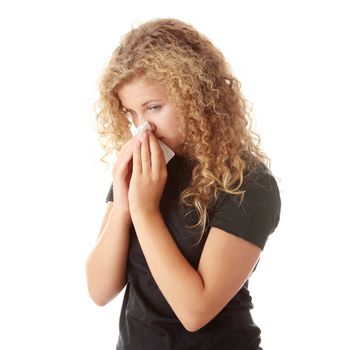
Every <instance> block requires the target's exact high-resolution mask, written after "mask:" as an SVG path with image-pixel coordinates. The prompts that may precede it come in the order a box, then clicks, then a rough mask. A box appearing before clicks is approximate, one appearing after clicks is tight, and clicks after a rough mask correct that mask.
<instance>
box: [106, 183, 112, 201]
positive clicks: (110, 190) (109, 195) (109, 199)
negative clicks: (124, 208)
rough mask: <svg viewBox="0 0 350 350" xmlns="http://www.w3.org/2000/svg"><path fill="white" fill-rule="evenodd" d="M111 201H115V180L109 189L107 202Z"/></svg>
mask: <svg viewBox="0 0 350 350" xmlns="http://www.w3.org/2000/svg"><path fill="white" fill-rule="evenodd" d="M109 201H112V202H113V182H112V184H111V186H110V188H109V191H108V194H107V197H106V203H108V202H109Z"/></svg>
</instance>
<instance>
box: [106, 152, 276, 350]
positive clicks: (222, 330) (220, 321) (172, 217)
mask: <svg viewBox="0 0 350 350" xmlns="http://www.w3.org/2000/svg"><path fill="white" fill-rule="evenodd" d="M167 170H168V178H167V182H166V184H165V187H164V191H163V195H162V198H161V201H160V211H161V214H162V216H163V219H164V222H165V224H166V226H167V228H168V229H169V232H170V233H171V235H172V237H173V239H174V240H175V242H176V244H177V246H178V248H179V249H180V251H181V252H182V254H183V255H184V256H185V257H186V259H187V260H188V261H189V263H190V264H191V265H192V266H193V267H194V268H195V269H197V268H198V264H199V259H200V256H201V253H202V250H203V247H204V243H205V241H206V238H207V236H208V233H209V230H210V227H217V228H220V229H222V230H225V231H227V232H229V233H231V234H235V235H237V236H239V237H241V238H243V239H245V240H247V241H249V242H252V243H254V244H256V245H257V246H259V247H260V248H261V249H264V246H265V244H266V241H267V239H268V236H269V235H270V234H271V233H272V232H273V231H274V230H275V229H276V227H277V225H278V222H279V218H280V208H281V200H280V194H279V189H278V185H277V183H276V180H275V178H274V177H273V175H272V173H271V172H270V170H269V169H268V168H267V167H265V166H264V165H262V166H261V167H259V168H258V169H257V170H256V171H255V172H254V173H253V174H252V175H250V176H249V177H247V180H246V181H245V182H244V184H245V187H244V188H243V189H245V190H246V193H245V196H244V199H243V201H242V204H241V205H240V206H239V199H240V197H239V196H238V197H237V196H232V195H231V194H227V193H223V192H221V193H220V195H219V197H218V200H217V202H216V204H215V205H214V207H213V208H212V209H211V211H210V214H209V227H208V229H207V230H206V232H205V234H204V236H203V238H202V240H201V242H200V244H198V245H195V243H196V242H197V241H198V238H199V237H200V231H199V229H189V228H187V227H186V224H187V225H188V226H191V225H193V224H195V223H197V220H198V216H197V214H196V212H195V211H192V212H191V214H189V215H187V216H186V217H185V213H187V212H188V210H184V209H183V207H182V206H181V205H180V203H179V195H180V193H181V191H182V190H183V189H184V188H186V185H187V184H188V183H189V181H190V180H191V166H190V165H189V163H188V161H187V160H186V159H185V158H182V157H180V156H178V155H175V156H174V157H173V158H172V159H171V160H170V161H169V163H168V164H167ZM108 201H113V184H112V185H111V186H110V189H109V192H108V195H107V198H106V202H108ZM256 266H257V265H256ZM256 266H255V268H254V270H253V271H255V269H256ZM232 268H234V267H232ZM127 281H128V282H127V285H126V290H125V294H124V300H123V304H122V309H121V313H120V319H119V339H118V344H117V350H182V349H183V350H189V349H193V350H229V349H251V350H255V349H261V348H260V347H259V344H260V342H261V337H260V334H261V330H260V328H259V327H258V326H257V325H256V324H255V323H254V321H253V319H252V316H251V313H250V311H249V310H250V309H252V308H253V307H254V306H253V303H252V298H251V296H250V293H249V290H248V282H249V279H248V280H247V281H246V282H245V283H244V285H243V286H242V288H241V289H240V290H239V291H238V292H237V294H236V295H235V296H234V297H233V298H232V299H231V300H230V301H229V303H228V304H227V305H226V306H225V307H224V308H223V310H222V311H221V312H220V313H219V314H218V315H217V316H216V317H215V318H213V319H212V320H211V321H210V322H209V323H208V324H206V325H205V326H204V327H202V328H201V329H199V330H198V331H196V332H189V331H187V330H186V329H185V328H184V326H183V325H182V323H181V322H180V321H179V320H178V318H177V316H176V315H175V313H174V312H173V310H172V309H171V307H170V305H169V304H168V302H167V301H166V299H165V298H164V296H163V295H162V293H161V291H160V290H159V288H158V286H157V284H156V282H155V280H154V279H153V277H152V274H151V272H150V270H149V268H148V265H147V262H146V260H145V257H144V255H143V253H142V249H141V246H140V244H139V242H138V239H137V235H136V233H135V229H134V227H133V225H132V224H131V228H130V244H129V254H128V262H127Z"/></svg>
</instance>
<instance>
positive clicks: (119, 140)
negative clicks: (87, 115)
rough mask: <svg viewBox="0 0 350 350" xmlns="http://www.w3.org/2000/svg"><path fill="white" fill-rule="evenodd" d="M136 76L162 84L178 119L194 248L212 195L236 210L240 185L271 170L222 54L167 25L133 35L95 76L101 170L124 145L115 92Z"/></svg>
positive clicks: (190, 32)
mask: <svg viewBox="0 0 350 350" xmlns="http://www.w3.org/2000/svg"><path fill="white" fill-rule="evenodd" d="M141 75H143V76H145V77H146V78H147V79H149V80H150V81H157V82H160V83H161V84H163V85H164V86H165V88H166V90H167V92H168V96H169V98H170V100H171V103H172V104H173V106H174V108H175V109H176V111H177V115H178V125H179V128H180V130H181V131H182V134H183V143H182V147H183V154H184V155H185V157H186V158H187V159H189V160H190V162H191V164H193V167H192V181H191V182H190V184H189V185H188V187H187V188H185V189H184V190H183V191H182V192H181V195H180V202H181V204H182V205H184V206H187V207H190V208H191V209H192V210H195V211H196V212H197V214H198V222H197V223H196V224H195V225H193V226H191V227H190V228H195V227H199V228H200V231H201V235H200V238H199V240H198V242H197V243H196V244H198V243H199V242H200V240H201V238H202V237H203V234H204V232H205V231H206V229H207V224H208V212H209V210H210V208H212V206H213V205H214V204H215V202H216V200H217V199H218V194H219V192H221V191H222V192H226V193H231V194H232V195H234V196H240V197H241V199H240V203H241V202H242V200H243V197H244V193H245V190H243V189H242V188H243V183H244V182H243V181H244V177H245V176H246V175H249V174H250V173H252V172H253V170H254V169H256V168H257V167H258V166H260V165H261V164H265V165H266V166H267V167H270V158H268V157H267V155H266V154H265V153H264V152H263V151H262V150H261V148H260V136H259V135H258V134H257V133H255V132H254V131H253V130H252V118H251V114H250V110H251V108H250V105H249V102H248V101H247V100H246V99H245V98H244V97H243V95H242V92H241V83H240V82H239V81H238V80H237V79H236V78H235V77H234V75H233V73H232V72H231V67H230V65H229V64H228V63H227V62H226V60H225V58H224V56H223V54H222V53H221V52H220V50H218V49H217V48H216V47H215V46H214V45H213V44H212V43H211V42H210V40H208V39H207V38H206V37H205V36H204V35H203V34H201V33H199V32H198V31H197V30H196V29H194V28H193V27H192V26H191V25H189V24H186V23H184V22H182V21H180V20H177V19H171V18H167V19H154V20H151V21H148V22H145V23H143V24H141V25H139V26H138V27H136V28H132V29H131V30H130V31H129V32H128V33H127V34H126V35H124V37H122V40H121V42H120V45H119V46H118V47H117V48H116V49H115V50H114V52H113V54H112V57H111V59H110V60H109V62H108V64H107V65H106V67H105V69H104V71H103V73H102V75H101V78H100V82H99V92H100V96H99V99H98V100H97V101H96V104H95V111H96V115H97V129H98V133H99V136H100V139H99V141H100V144H101V145H102V147H103V148H104V150H105V152H106V153H105V155H104V157H102V158H101V161H102V162H105V161H104V158H105V157H106V156H107V155H108V154H110V153H111V152H112V151H113V150H117V151H119V150H120V148H121V147H122V145H123V144H124V143H125V142H126V141H127V140H128V139H129V138H130V137H131V132H130V127H131V121H130V120H129V119H128V117H127V115H126V114H125V112H124V111H123V108H122V104H121V102H120V100H119V97H118V94H117V90H118V89H119V88H120V87H121V86H122V85H123V84H125V83H127V82H130V81H131V80H132V79H134V78H136V77H139V76H141Z"/></svg>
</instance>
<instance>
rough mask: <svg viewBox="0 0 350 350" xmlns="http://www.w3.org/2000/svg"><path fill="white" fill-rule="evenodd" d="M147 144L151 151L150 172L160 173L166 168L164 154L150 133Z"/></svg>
mask: <svg viewBox="0 0 350 350" xmlns="http://www.w3.org/2000/svg"><path fill="white" fill-rule="evenodd" d="M149 143H150V149H151V163H152V171H155V172H160V170H161V169H163V168H164V167H165V166H166V163H165V158H164V153H163V151H162V148H161V147H160V145H159V142H158V140H157V139H156V137H155V136H154V135H153V134H152V133H150V136H149Z"/></svg>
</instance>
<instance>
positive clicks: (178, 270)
mask: <svg viewBox="0 0 350 350" xmlns="http://www.w3.org/2000/svg"><path fill="white" fill-rule="evenodd" d="M133 223H134V226H135V230H136V233H137V236H138V239H139V242H140V245H141V248H142V250H143V253H144V255H145V258H146V261H147V264H148V266H149V268H150V270H151V273H152V275H153V277H154V279H155V281H156V283H157V285H158V287H159V289H160V290H161V292H162V294H163V295H164V297H165V298H166V300H167V301H168V303H169V305H170V306H171V308H172V309H173V311H174V312H175V314H176V315H177V317H178V318H179V320H180V321H181V322H182V323H183V325H184V326H185V328H186V329H188V330H191V329H194V328H196V327H197V323H198V322H197V318H198V317H197V315H200V314H201V313H202V311H203V310H205V293H204V284H203V281H202V278H201V276H200V275H199V273H198V271H196V270H195V269H194V268H193V267H192V266H191V265H190V263H189V262H188V261H187V260H186V258H185V257H184V256H183V255H182V253H181V252H180V250H179V249H178V247H177V246H176V243H175V241H174V240H173V238H172V237H171V235H170V233H169V231H168V229H167V227H166V225H165V223H164V221H163V218H162V217H161V214H160V213H158V214H154V215H142V214H140V215H138V216H137V217H134V218H133Z"/></svg>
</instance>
